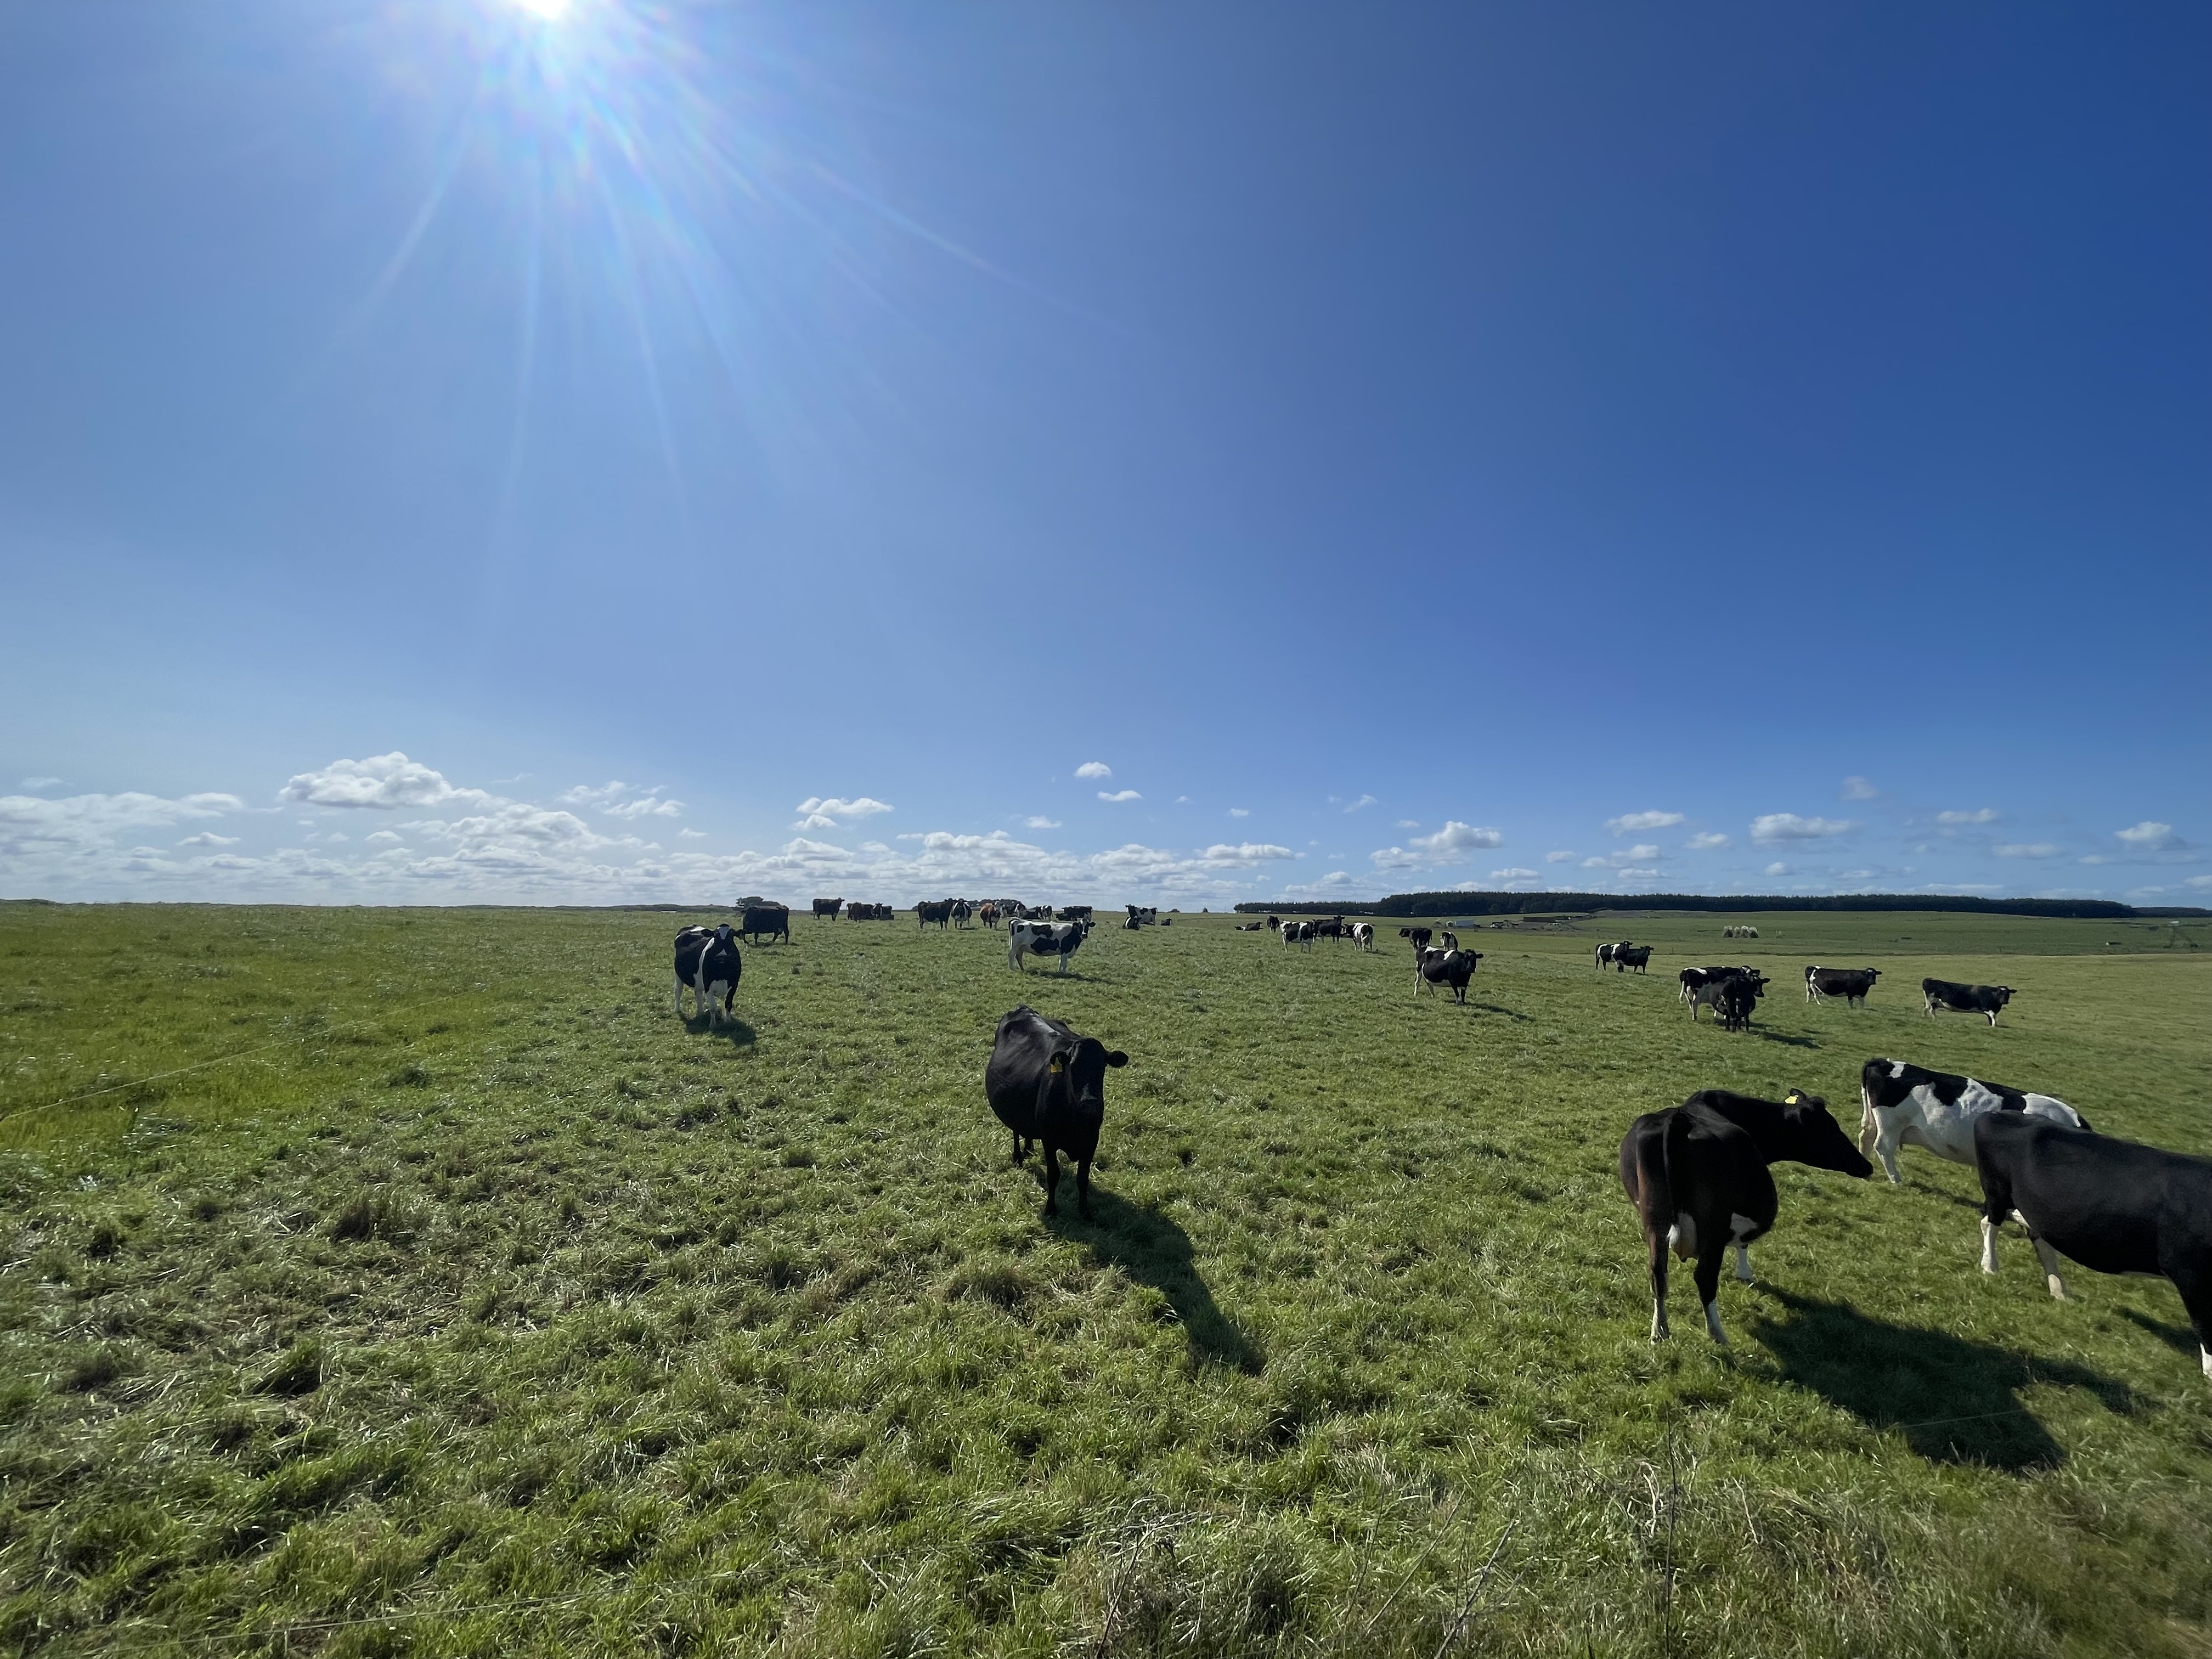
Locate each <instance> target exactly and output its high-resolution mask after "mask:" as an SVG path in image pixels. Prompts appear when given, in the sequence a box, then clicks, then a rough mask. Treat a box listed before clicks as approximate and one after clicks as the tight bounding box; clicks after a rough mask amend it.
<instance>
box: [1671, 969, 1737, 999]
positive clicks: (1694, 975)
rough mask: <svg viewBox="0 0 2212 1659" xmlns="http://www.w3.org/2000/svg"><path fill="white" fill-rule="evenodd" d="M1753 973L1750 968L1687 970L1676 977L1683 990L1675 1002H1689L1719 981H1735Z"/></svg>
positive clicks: (1683, 970)
mask: <svg viewBox="0 0 2212 1659" xmlns="http://www.w3.org/2000/svg"><path fill="white" fill-rule="evenodd" d="M1751 971H1752V970H1751V969H1748V968H1685V969H1682V971H1681V972H1680V973H1679V974H1677V975H1675V976H1674V977H1675V979H1676V980H1677V981H1679V982H1680V985H1681V987H1682V988H1681V991H1680V994H1678V995H1677V996H1676V998H1675V1000H1676V1001H1678V1002H1687V1001H1689V1000H1691V998H1692V997H1694V996H1696V995H1697V994H1698V993H1699V991H1701V990H1703V989H1704V988H1705V987H1706V986H1708V985H1711V984H1712V983H1713V982H1714V981H1717V980H1723V979H1734V978H1735V977H1736V976H1737V975H1740V974H1748V973H1750V972H1751Z"/></svg>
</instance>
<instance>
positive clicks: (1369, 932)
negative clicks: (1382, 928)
mask: <svg viewBox="0 0 2212 1659" xmlns="http://www.w3.org/2000/svg"><path fill="white" fill-rule="evenodd" d="M1352 943H1353V944H1354V945H1358V947H1359V948H1360V949H1361V950H1363V951H1371V950H1373V949H1374V948H1375V924H1374V923H1373V922H1371V921H1355V922H1353V923H1352Z"/></svg>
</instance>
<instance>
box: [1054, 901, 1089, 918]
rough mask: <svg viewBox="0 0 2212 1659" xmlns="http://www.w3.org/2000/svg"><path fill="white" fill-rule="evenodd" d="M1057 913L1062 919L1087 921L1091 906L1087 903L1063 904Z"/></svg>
mask: <svg viewBox="0 0 2212 1659" xmlns="http://www.w3.org/2000/svg"><path fill="white" fill-rule="evenodd" d="M1058 914H1059V916H1060V920H1061V921H1090V920H1091V906H1089V905H1087V904H1063V905H1061V906H1060V910H1059V913H1058Z"/></svg>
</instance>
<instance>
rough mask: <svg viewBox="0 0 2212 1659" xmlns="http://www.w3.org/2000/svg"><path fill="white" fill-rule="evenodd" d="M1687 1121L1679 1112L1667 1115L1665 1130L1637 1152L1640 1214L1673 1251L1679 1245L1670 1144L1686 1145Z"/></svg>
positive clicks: (1672, 1149)
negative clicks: (1640, 1193)
mask: <svg viewBox="0 0 2212 1659" xmlns="http://www.w3.org/2000/svg"><path fill="white" fill-rule="evenodd" d="M1689 1133H1690V1120H1689V1118H1688V1117H1687V1116H1686V1115H1684V1114H1683V1113H1682V1112H1681V1111H1680V1109H1677V1110H1674V1111H1672V1112H1669V1113H1668V1115H1667V1122H1666V1127H1664V1128H1663V1129H1662V1130H1661V1132H1660V1133H1658V1134H1657V1135H1656V1136H1653V1137H1652V1138H1651V1139H1648V1140H1645V1141H1644V1142H1643V1143H1642V1144H1641V1145H1639V1146H1638V1148H1637V1164H1638V1170H1637V1176H1638V1181H1639V1182H1641V1183H1642V1186H1643V1188H1644V1216H1645V1218H1647V1222H1648V1224H1649V1225H1650V1226H1652V1227H1653V1229H1654V1230H1655V1231H1656V1232H1657V1233H1658V1236H1659V1237H1662V1238H1663V1239H1664V1240H1665V1241H1666V1247H1667V1248H1668V1249H1674V1248H1676V1246H1677V1245H1678V1244H1679V1243H1680V1242H1681V1240H1680V1234H1681V1211H1680V1208H1679V1207H1678V1206H1676V1204H1675V1202H1674V1143H1675V1141H1676V1140H1677V1139H1681V1140H1684V1141H1686V1140H1687V1139H1688V1138H1689Z"/></svg>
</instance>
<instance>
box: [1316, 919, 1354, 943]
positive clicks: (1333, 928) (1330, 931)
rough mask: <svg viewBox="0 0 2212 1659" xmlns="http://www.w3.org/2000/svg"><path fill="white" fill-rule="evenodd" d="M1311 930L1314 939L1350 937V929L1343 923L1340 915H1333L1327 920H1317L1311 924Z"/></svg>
mask: <svg viewBox="0 0 2212 1659" xmlns="http://www.w3.org/2000/svg"><path fill="white" fill-rule="evenodd" d="M1313 931H1314V937H1315V938H1316V939H1349V938H1351V937H1352V930H1351V929H1350V928H1349V927H1346V926H1345V925H1344V918H1343V917H1342V916H1334V917H1332V918H1330V919H1329V920H1328V921H1317V922H1316V923H1314V925H1313Z"/></svg>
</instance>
